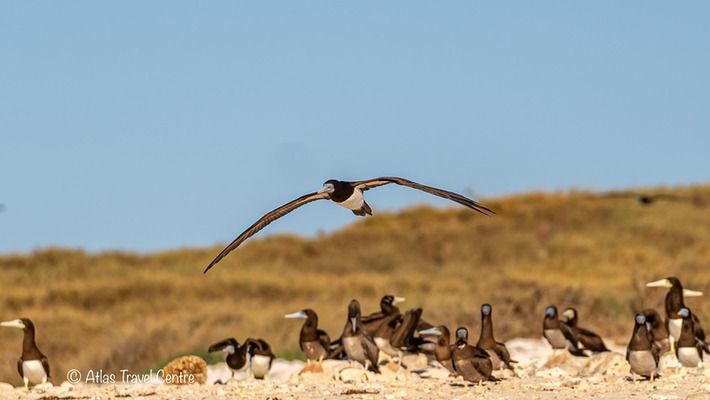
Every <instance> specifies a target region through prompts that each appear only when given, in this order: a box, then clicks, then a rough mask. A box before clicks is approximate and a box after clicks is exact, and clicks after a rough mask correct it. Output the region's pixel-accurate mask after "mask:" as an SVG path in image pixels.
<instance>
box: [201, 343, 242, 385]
mask: <svg viewBox="0 0 710 400" xmlns="http://www.w3.org/2000/svg"><path fill="white" fill-rule="evenodd" d="M207 351H208V352H210V353H214V352H216V351H223V352H225V353H226V354H227V358H226V360H225V361H226V363H227V366H229V369H231V370H232V377H234V373H235V372H243V371H246V370H247V369H248V368H249V357H250V355H249V343H248V342H244V344H242V345H239V342H238V341H237V339H235V338H228V339H224V340H220V341H219V342H217V343H215V344H213V345H211V346H210V347H209V349H207Z"/></svg>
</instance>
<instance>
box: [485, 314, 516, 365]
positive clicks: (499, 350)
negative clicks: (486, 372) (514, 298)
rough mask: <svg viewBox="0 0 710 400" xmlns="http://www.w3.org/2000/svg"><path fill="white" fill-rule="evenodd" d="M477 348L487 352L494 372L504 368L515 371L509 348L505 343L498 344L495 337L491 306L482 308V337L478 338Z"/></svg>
mask: <svg viewBox="0 0 710 400" xmlns="http://www.w3.org/2000/svg"><path fill="white" fill-rule="evenodd" d="M476 346H478V347H480V348H482V349H483V350H485V351H486V352H487V353H488V355H490V357H491V363H492V364H493V370H499V369H502V368H503V367H505V368H508V369H511V370H512V369H513V365H512V364H511V363H514V362H515V361H513V360H511V359H510V353H509V352H508V348H507V347H505V343H501V342H496V339H495V337H494V336H493V307H491V305H490V304H483V305H482V306H481V336H480V337H479V338H478V343H477V344H476Z"/></svg>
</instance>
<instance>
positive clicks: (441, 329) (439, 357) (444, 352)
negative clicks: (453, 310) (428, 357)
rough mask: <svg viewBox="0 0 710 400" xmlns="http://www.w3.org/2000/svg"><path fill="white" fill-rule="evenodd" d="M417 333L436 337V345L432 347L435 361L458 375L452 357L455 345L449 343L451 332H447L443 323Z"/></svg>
mask: <svg viewBox="0 0 710 400" xmlns="http://www.w3.org/2000/svg"><path fill="white" fill-rule="evenodd" d="M419 334H420V335H425V336H428V335H432V336H436V337H437V339H436V347H434V357H435V358H436V361H438V362H439V364H441V365H442V366H444V368H446V369H448V370H449V372H451V373H452V374H454V375H458V373H457V372H456V368H454V359H453V357H452V354H453V351H454V347H455V346H454V345H452V344H451V343H450V341H451V333H449V329H448V328H447V327H446V326H444V325H439V326H435V327H433V328H429V329H425V330H423V331H419Z"/></svg>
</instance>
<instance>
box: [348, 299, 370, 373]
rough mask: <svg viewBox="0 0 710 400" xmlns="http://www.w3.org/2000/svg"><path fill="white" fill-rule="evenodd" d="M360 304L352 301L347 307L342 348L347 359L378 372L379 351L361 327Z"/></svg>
mask: <svg viewBox="0 0 710 400" xmlns="http://www.w3.org/2000/svg"><path fill="white" fill-rule="evenodd" d="M361 319H362V316H361V312H360V303H359V302H358V301H357V300H354V299H353V300H352V301H351V302H350V304H349V305H348V320H347V321H346V322H345V326H344V327H343V335H342V336H341V338H342V339H341V340H342V347H343V349H344V350H345V354H347V355H348V358H349V359H351V360H353V361H357V362H359V363H360V364H362V365H364V366H365V368H368V369H370V370H372V371H374V372H380V370H379V367H378V365H377V357H378V355H379V349H378V348H377V345H376V344H375V341H374V340H373V339H372V336H370V335H369V334H368V333H367V332H365V328H364V327H363V325H362V320H361Z"/></svg>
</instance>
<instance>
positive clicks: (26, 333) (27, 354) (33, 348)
mask: <svg viewBox="0 0 710 400" xmlns="http://www.w3.org/2000/svg"><path fill="white" fill-rule="evenodd" d="M0 326H5V327H8V328H16V329H21V330H22V332H23V338H22V355H20V359H19V360H17V372H18V373H19V374H20V377H21V378H22V382H23V383H24V384H25V389H28V388H29V385H30V384H32V385H38V384H41V383H45V382H47V379H49V377H50V373H49V360H48V359H47V356H45V355H44V354H42V352H41V351H39V348H38V347H37V343H36V342H35V325H34V323H32V321H30V319H29V318H20V319H16V320H13V321H6V322H2V323H0Z"/></svg>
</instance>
